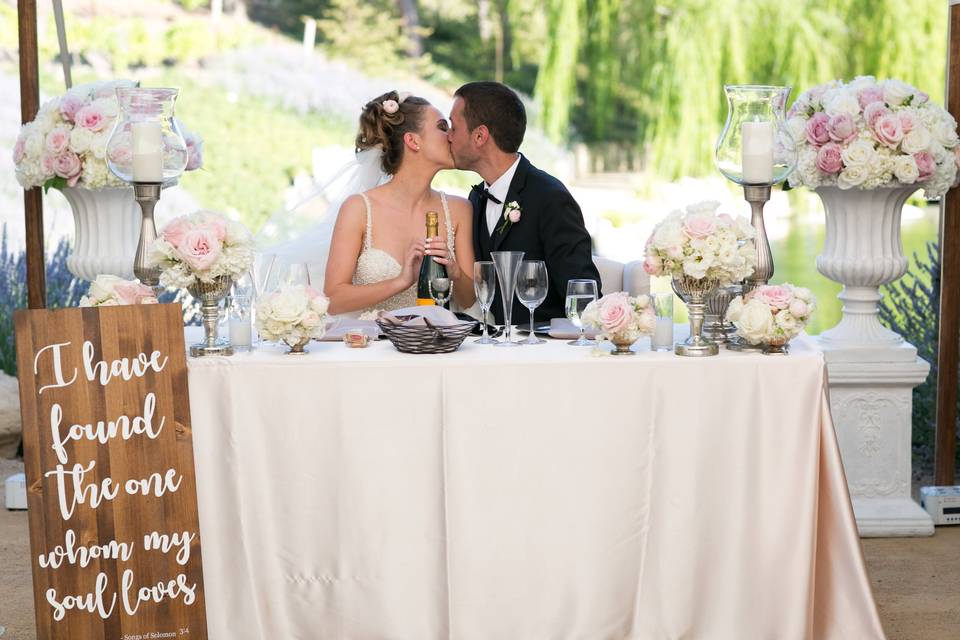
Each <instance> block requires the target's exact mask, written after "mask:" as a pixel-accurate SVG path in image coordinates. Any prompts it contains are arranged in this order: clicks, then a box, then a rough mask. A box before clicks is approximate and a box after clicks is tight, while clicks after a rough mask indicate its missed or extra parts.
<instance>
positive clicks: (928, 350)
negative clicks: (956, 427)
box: [880, 242, 960, 469]
mask: <svg viewBox="0 0 960 640" xmlns="http://www.w3.org/2000/svg"><path fill="white" fill-rule="evenodd" d="M913 260H914V264H915V266H914V268H913V269H912V270H910V271H909V272H908V273H907V275H905V276H904V277H903V278H902V279H901V280H899V281H897V282H894V283H892V284H891V285H889V286H887V287H885V293H886V297H885V298H884V301H883V304H882V305H881V307H880V319H881V321H882V322H883V323H884V324H885V325H887V326H888V327H890V328H891V329H893V330H894V331H896V332H897V333H899V334H900V335H902V336H903V337H904V338H905V339H906V340H907V341H908V342H909V343H910V344H912V345H913V346H915V347H916V348H917V355H918V356H920V357H921V358H923V359H924V360H926V361H927V362H929V363H930V375H928V376H927V379H926V380H925V381H924V382H923V384H921V385H919V386H918V387H916V388H914V390H913V450H914V458H915V459H916V461H917V463H918V465H919V466H920V467H921V468H923V469H932V468H933V456H934V439H935V436H936V418H937V345H938V331H939V318H940V249H939V245H938V244H937V243H935V242H930V243H927V245H926V259H922V258H921V257H920V256H919V255H918V254H916V253H914V254H913ZM958 434H960V432H958ZM958 441H960V438H958ZM956 453H957V457H956V463H957V464H960V446H958V447H957V450H956Z"/></svg>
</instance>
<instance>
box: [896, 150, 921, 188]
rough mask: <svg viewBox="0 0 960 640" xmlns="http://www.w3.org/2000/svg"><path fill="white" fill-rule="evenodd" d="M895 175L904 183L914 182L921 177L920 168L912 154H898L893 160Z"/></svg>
mask: <svg viewBox="0 0 960 640" xmlns="http://www.w3.org/2000/svg"><path fill="white" fill-rule="evenodd" d="M893 175H895V176H896V177H897V180H899V181H900V182H902V183H903V184H913V183H914V182H916V181H917V178H919V177H920V170H919V169H917V162H916V161H915V160H914V159H913V157H912V156H897V157H896V158H895V159H894V161H893Z"/></svg>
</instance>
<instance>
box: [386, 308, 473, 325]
mask: <svg viewBox="0 0 960 640" xmlns="http://www.w3.org/2000/svg"><path fill="white" fill-rule="evenodd" d="M403 316H414V317H412V318H408V319H407V320H401V319H400V317H403ZM377 317H378V318H379V319H380V320H382V321H384V322H389V323H391V324H395V325H399V326H404V327H428V326H429V327H458V326H461V325H466V324H472V323H470V322H467V321H464V320H461V319H460V318H458V317H457V316H456V315H454V314H453V312H452V311H447V310H446V309H444V308H443V307H438V306H435V305H423V306H419V307H406V308H403V309H396V310H394V311H391V312H386V311H381V312H380V313H379V314H378V316H377Z"/></svg>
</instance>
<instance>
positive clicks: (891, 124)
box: [873, 113, 903, 149]
mask: <svg viewBox="0 0 960 640" xmlns="http://www.w3.org/2000/svg"><path fill="white" fill-rule="evenodd" d="M873 133H874V134H875V135H876V136H877V140H879V141H880V142H881V143H882V144H885V145H887V146H888V147H890V148H891V149H896V148H897V145H898V144H900V141H901V140H903V125H902V124H900V118H898V117H897V115H896V114H893V113H888V114H887V115H885V116H881V117H880V119H878V120H877V122H876V124H875V125H874V127H873Z"/></svg>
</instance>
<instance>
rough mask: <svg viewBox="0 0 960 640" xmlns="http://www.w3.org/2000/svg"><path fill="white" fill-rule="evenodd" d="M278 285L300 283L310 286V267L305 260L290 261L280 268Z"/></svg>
mask: <svg viewBox="0 0 960 640" xmlns="http://www.w3.org/2000/svg"><path fill="white" fill-rule="evenodd" d="M277 284H278V285H283V284H295V285H296V284H299V285H303V286H305V287H309V286H310V268H309V266H308V265H307V264H306V263H305V262H290V263H288V264H284V265H283V266H282V267H281V268H280V277H279V279H278V282H277Z"/></svg>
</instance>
